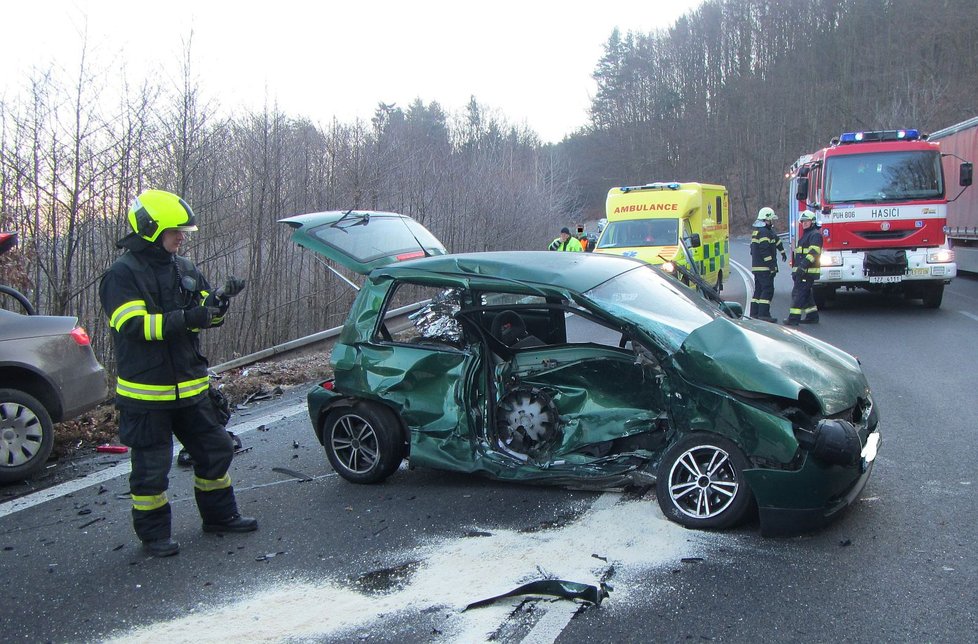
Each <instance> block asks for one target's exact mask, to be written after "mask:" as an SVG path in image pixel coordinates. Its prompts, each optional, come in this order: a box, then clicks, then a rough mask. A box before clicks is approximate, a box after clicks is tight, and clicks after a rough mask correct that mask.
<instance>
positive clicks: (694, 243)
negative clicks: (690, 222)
mask: <svg viewBox="0 0 978 644" xmlns="http://www.w3.org/2000/svg"><path fill="white" fill-rule="evenodd" d="M686 243H687V244H689V247H690V248H699V247H700V244H702V243H703V242H701V241H700V234H699V233H693V234H692V235H690V236H689V237H687V238H686Z"/></svg>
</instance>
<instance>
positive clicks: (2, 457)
mask: <svg viewBox="0 0 978 644" xmlns="http://www.w3.org/2000/svg"><path fill="white" fill-rule="evenodd" d="M53 446H54V424H53V423H52V422H51V415H50V414H48V411H47V409H45V408H44V405H42V404H41V403H40V402H39V401H38V400H37V399H36V398H34V397H33V396H31V395H28V394H26V393H24V392H23V391H19V390H17V389H0V483H11V482H14V481H19V480H21V479H24V478H26V477H28V476H30V475H32V474H34V473H36V472H38V471H39V470H40V469H41V468H43V467H44V464H45V463H46V462H47V460H48V456H50V455H51V448H52V447H53Z"/></svg>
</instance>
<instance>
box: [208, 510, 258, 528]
mask: <svg viewBox="0 0 978 644" xmlns="http://www.w3.org/2000/svg"><path fill="white" fill-rule="evenodd" d="M257 529H258V519H255V518H252V517H243V516H241V515H240V514H232V515H231V516H230V517H228V518H227V519H224V520H223V521H205V522H204V532H254V531H255V530H257Z"/></svg>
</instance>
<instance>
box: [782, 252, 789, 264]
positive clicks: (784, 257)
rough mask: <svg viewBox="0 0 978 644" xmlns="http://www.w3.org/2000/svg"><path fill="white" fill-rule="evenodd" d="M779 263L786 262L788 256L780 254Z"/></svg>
mask: <svg viewBox="0 0 978 644" xmlns="http://www.w3.org/2000/svg"><path fill="white" fill-rule="evenodd" d="M781 261H782V262H786V261H788V256H787V255H786V254H784V253H781Z"/></svg>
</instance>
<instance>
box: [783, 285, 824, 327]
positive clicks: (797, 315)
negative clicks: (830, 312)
mask: <svg viewBox="0 0 978 644" xmlns="http://www.w3.org/2000/svg"><path fill="white" fill-rule="evenodd" d="M791 277H792V279H793V280H794V282H795V284H794V286H793V287H792V289H791V308H790V309H788V322H800V321H801V320H802V319H803V318H802V316H804V319H805V320H807V321H809V322H817V321H818V307H817V306H815V294H814V293H813V292H812V287H813V285H814V283H815V279H816V277H815V276H814V275H804V274H798V273H795V274H794V275H792V276H791Z"/></svg>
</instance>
